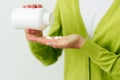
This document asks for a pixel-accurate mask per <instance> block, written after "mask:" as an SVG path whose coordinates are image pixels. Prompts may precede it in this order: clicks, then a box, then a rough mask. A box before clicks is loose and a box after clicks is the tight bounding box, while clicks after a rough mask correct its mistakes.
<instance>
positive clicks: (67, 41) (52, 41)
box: [28, 34, 85, 49]
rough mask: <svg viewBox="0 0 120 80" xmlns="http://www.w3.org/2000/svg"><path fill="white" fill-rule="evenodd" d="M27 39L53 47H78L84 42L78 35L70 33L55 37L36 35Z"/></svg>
mask: <svg viewBox="0 0 120 80" xmlns="http://www.w3.org/2000/svg"><path fill="white" fill-rule="evenodd" d="M28 40H30V41H33V42H38V43H41V44H44V45H49V46H51V47H53V48H76V49H79V48H80V47H81V46H82V45H83V44H84V42H85V39H84V38H82V37H81V36H80V35H77V34H72V35H69V36H63V37H61V36H56V37H36V36H29V37H28Z"/></svg>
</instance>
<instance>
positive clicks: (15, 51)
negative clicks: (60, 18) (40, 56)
mask: <svg viewBox="0 0 120 80" xmlns="http://www.w3.org/2000/svg"><path fill="white" fill-rule="evenodd" d="M31 3H42V4H43V6H44V7H46V8H47V9H48V10H49V11H53V9H54V6H55V3H56V1H55V0H2V1H1V2H0V80H63V55H62V56H61V57H60V58H59V61H58V62H57V63H55V64H54V65H51V66H49V67H45V66H43V65H42V64H41V63H40V62H39V61H38V60H37V59H36V58H35V57H34V56H33V55H32V54H31V52H30V50H29V47H28V44H27V41H26V38H25V34H24V31H23V30H16V29H15V28H14V27H13V26H12V25H11V22H10V16H11V13H12V11H13V9H15V8H16V7H21V6H22V5H23V4H31ZM48 30H49V28H48V29H46V30H45V31H44V33H45V35H46V34H47V32H48Z"/></svg>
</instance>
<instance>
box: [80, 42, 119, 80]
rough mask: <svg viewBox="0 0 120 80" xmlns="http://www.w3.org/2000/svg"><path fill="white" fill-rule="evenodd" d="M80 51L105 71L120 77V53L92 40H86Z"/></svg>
mask: <svg viewBox="0 0 120 80" xmlns="http://www.w3.org/2000/svg"><path fill="white" fill-rule="evenodd" d="M80 52H81V53H84V54H86V55H87V56H89V57H90V59H91V60H92V61H93V62H94V63H95V64H97V65H98V66H99V67H100V68H101V69H103V70H104V71H105V72H107V73H108V74H110V75H111V76H113V77H114V78H117V79H118V78H119V79H120V55H116V54H115V53H113V52H110V51H108V50H106V49H104V48H102V47H101V46H99V45H97V44H96V43H94V42H92V41H90V40H86V42H85V44H84V45H83V46H82V47H81V48H80Z"/></svg>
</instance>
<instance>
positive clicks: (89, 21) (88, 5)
mask: <svg viewBox="0 0 120 80" xmlns="http://www.w3.org/2000/svg"><path fill="white" fill-rule="evenodd" d="M113 2H114V0H79V7H80V8H79V9H80V13H81V16H82V19H83V22H84V24H85V26H86V30H87V32H88V35H89V37H90V38H91V37H92V36H93V33H94V31H95V28H96V26H97V24H98V23H99V22H100V20H101V19H102V17H103V16H104V14H105V13H106V12H107V10H108V9H109V7H110V6H111V5H112V3H113Z"/></svg>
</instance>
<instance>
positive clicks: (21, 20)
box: [11, 8, 54, 30]
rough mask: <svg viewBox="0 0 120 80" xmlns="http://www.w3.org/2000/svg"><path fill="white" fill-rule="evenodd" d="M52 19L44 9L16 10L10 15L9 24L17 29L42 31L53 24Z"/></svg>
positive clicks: (51, 15) (50, 14)
mask: <svg viewBox="0 0 120 80" xmlns="http://www.w3.org/2000/svg"><path fill="white" fill-rule="evenodd" d="M53 19H54V18H53V14H52V13H51V12H48V11H47V10H46V9H45V8H16V9H14V10H13V12H12V15H11V23H12V25H13V26H14V27H15V28H17V29H25V28H32V29H35V30H43V29H45V28H46V27H47V26H51V25H52V24H53V21H54V20H53Z"/></svg>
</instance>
